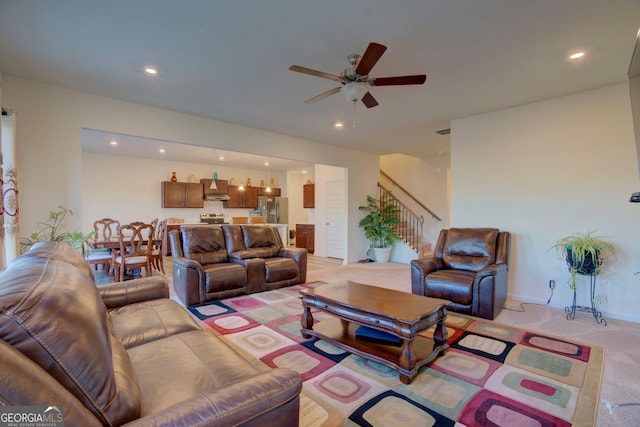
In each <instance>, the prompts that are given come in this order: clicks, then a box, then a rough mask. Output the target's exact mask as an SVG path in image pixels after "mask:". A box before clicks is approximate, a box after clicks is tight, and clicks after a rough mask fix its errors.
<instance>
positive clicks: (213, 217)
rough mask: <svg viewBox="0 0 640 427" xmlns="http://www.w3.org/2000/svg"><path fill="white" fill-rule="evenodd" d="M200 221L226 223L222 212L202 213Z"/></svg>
mask: <svg viewBox="0 0 640 427" xmlns="http://www.w3.org/2000/svg"><path fill="white" fill-rule="evenodd" d="M200 222H202V223H205V224H224V215H223V214H221V213H201V214H200Z"/></svg>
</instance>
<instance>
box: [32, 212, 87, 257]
mask: <svg viewBox="0 0 640 427" xmlns="http://www.w3.org/2000/svg"><path fill="white" fill-rule="evenodd" d="M67 215H69V216H70V215H73V211H71V209H67V208H65V207H64V206H62V205H59V206H58V207H57V208H56V210H54V211H49V216H48V217H47V220H46V221H38V223H37V227H38V231H37V232H35V233H33V234H31V235H30V236H29V237H24V238H22V239H20V253H21V254H23V253H25V252H26V251H28V250H29V248H30V247H31V246H33V245H34V244H36V243H37V242H43V241H54V242H65V243H68V244H69V245H71V246H72V247H74V248H75V249H78V250H80V251H82V250H83V247H84V243H85V242H86V240H87V239H89V238H91V237H92V236H93V235H94V232H93V231H92V232H91V233H89V234H86V235H85V234H84V233H82V232H81V231H78V230H73V231H65V232H63V231H62V228H63V227H64V225H65V223H64V222H65V218H66V217H67Z"/></svg>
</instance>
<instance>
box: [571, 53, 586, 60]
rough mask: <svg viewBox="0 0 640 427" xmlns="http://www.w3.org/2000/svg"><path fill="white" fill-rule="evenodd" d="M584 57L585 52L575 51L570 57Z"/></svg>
mask: <svg viewBox="0 0 640 427" xmlns="http://www.w3.org/2000/svg"><path fill="white" fill-rule="evenodd" d="M582 57H584V52H574V53H572V54H571V55H569V59H573V60H575V59H580V58H582Z"/></svg>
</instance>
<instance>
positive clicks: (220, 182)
mask: <svg viewBox="0 0 640 427" xmlns="http://www.w3.org/2000/svg"><path fill="white" fill-rule="evenodd" d="M211 181H213V180H212V179H207V178H201V179H200V183H201V184H202V185H203V186H204V194H205V195H216V196H217V195H220V194H227V191H229V190H228V185H229V181H227V180H226V179H216V186H217V187H218V189H217V190H212V189H211Z"/></svg>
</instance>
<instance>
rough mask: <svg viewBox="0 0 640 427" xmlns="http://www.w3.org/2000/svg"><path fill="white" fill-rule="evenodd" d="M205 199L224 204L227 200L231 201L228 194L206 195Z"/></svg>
mask: <svg viewBox="0 0 640 427" xmlns="http://www.w3.org/2000/svg"><path fill="white" fill-rule="evenodd" d="M204 199H205V200H209V201H218V202H223V201H225V200H229V199H230V197H229V195H228V194H205V195H204Z"/></svg>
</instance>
